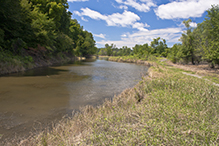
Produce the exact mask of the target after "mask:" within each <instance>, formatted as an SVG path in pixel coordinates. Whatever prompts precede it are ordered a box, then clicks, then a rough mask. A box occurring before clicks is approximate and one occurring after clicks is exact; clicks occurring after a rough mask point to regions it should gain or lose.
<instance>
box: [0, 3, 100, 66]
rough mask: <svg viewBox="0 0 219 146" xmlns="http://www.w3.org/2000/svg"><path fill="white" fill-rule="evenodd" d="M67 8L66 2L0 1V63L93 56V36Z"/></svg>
mask: <svg viewBox="0 0 219 146" xmlns="http://www.w3.org/2000/svg"><path fill="white" fill-rule="evenodd" d="M68 8H69V5H68V3H67V0H16V1H14V0H1V1H0V20H1V23H0V62H1V63H2V62H10V61H13V60H17V61H21V62H24V63H25V62H26V63H29V62H34V61H35V60H36V59H44V60H45V59H49V58H51V57H54V56H58V57H60V58H63V57H66V56H89V55H92V54H94V53H96V51H97V48H96V47H95V41H94V39H93V35H92V34H91V33H89V32H88V31H86V30H84V29H83V27H82V26H80V24H79V23H78V22H77V20H75V19H71V15H72V13H71V12H69V11H68Z"/></svg>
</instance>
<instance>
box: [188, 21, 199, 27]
mask: <svg viewBox="0 0 219 146" xmlns="http://www.w3.org/2000/svg"><path fill="white" fill-rule="evenodd" d="M189 25H190V26H191V27H197V23H195V22H190V23H189Z"/></svg>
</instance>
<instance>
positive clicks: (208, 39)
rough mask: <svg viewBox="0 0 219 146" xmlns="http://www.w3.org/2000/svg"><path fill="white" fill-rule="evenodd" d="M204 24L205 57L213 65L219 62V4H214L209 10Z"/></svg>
mask: <svg viewBox="0 0 219 146" xmlns="http://www.w3.org/2000/svg"><path fill="white" fill-rule="evenodd" d="M207 12H208V14H207V18H206V20H205V21H204V22H203V25H204V29H205V30H204V34H205V36H204V39H203V41H204V43H203V47H204V52H205V54H204V58H205V59H206V60H207V61H208V62H210V63H211V67H215V65H216V64H219V47H218V46H219V6H218V5H217V6H212V8H211V9H210V10H208V11H207Z"/></svg>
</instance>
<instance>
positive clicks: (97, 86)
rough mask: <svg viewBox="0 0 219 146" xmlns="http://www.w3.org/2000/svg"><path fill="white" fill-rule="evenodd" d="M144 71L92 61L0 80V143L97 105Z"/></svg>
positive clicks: (106, 62) (133, 81) (137, 68)
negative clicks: (87, 106) (81, 109)
mask: <svg viewBox="0 0 219 146" xmlns="http://www.w3.org/2000/svg"><path fill="white" fill-rule="evenodd" d="M147 70H148V68H147V67H146V66H143V65H136V64H129V63H117V62H110V61H105V60H93V61H83V62H77V63H71V64H66V65H62V66H52V67H46V68H38V69H33V70H28V71H26V72H22V73H14V74H10V75H7V76H1V77H0V141H10V140H11V139H13V138H14V137H23V136H28V135H30V133H37V132H38V131H40V130H43V129H44V128H46V127H48V125H51V123H55V122H57V121H59V120H60V119H61V118H63V116H71V114H72V111H78V110H79V108H80V107H83V106H85V105H93V106H97V105H100V104H101V103H103V102H104V100H105V99H106V98H113V97H114V95H118V94H119V93H121V92H122V91H123V90H125V89H126V88H130V87H133V86H134V85H136V84H137V83H138V82H139V81H140V80H141V77H142V75H144V74H145V73H146V72H147Z"/></svg>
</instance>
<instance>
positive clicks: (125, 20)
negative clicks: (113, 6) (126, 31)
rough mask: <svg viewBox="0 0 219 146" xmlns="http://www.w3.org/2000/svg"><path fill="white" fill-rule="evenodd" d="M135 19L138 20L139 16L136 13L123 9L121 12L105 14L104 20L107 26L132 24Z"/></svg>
mask: <svg viewBox="0 0 219 146" xmlns="http://www.w3.org/2000/svg"><path fill="white" fill-rule="evenodd" d="M137 20H140V17H139V16H138V15H137V14H135V13H133V12H130V11H126V10H125V11H124V12H123V13H122V14H120V13H114V14H112V15H109V16H107V19H106V22H107V24H108V25H109V26H122V27H127V26H128V25H132V24H133V23H134V22H136V21H137Z"/></svg>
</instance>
